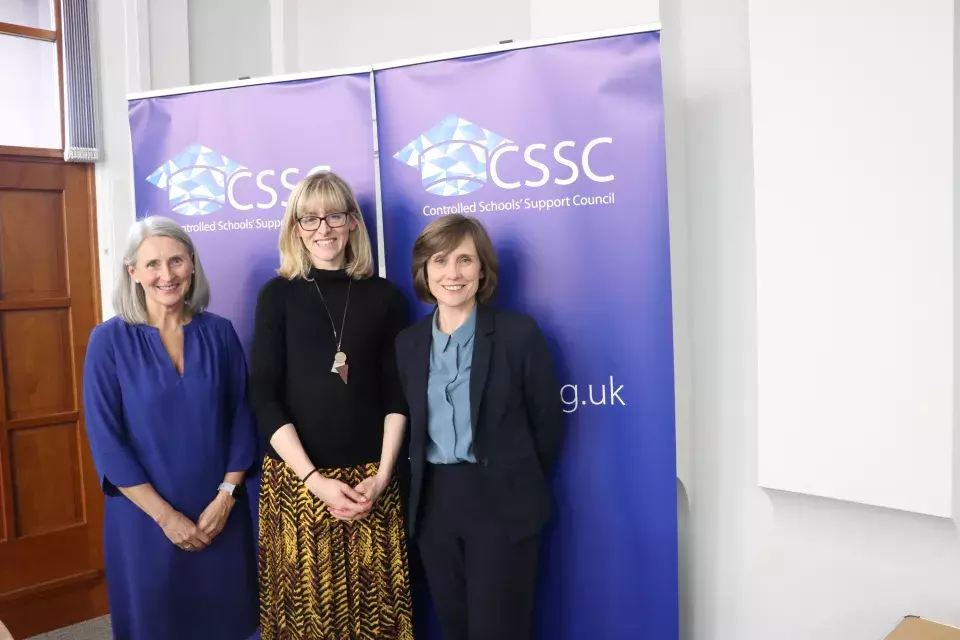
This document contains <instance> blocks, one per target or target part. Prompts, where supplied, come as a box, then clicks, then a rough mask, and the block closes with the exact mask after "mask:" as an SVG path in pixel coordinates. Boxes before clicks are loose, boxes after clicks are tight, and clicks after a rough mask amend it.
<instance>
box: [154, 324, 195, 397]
mask: <svg viewBox="0 0 960 640" xmlns="http://www.w3.org/2000/svg"><path fill="white" fill-rule="evenodd" d="M199 316H200V314H195V315H193V316H192V317H191V318H190V321H189V322H185V323H183V324H181V325H180V335H181V336H182V337H183V348H182V353H181V355H182V357H183V371H182V372H181V371H177V363H176V362H174V361H173V358H171V357H170V354H169V353H168V352H167V347H166V346H164V344H163V336H162V335H160V329H158V328H157V327H154V326H152V325H147V326H148V327H149V328H150V329H151V330H152V332H153V334H154V335H155V336H156V337H157V340H159V341H160V352H161V357H162V358H163V359H164V360H165V361H166V363H167V364H166V366H167V367H169V369H168V370H169V371H172V372H173V375H174V376H176V378H177V380H178V381H180V380H183V378H184V376H186V374H187V334H188V333H189V332H190V327H192V326H193V325H194V324H195V323H196V321H197V318H198V317H199Z"/></svg>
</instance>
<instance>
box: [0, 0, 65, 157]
mask: <svg viewBox="0 0 960 640" xmlns="http://www.w3.org/2000/svg"><path fill="white" fill-rule="evenodd" d="M51 2H52V3H53V27H54V28H53V29H38V28H36V27H27V26H25V25H21V24H12V23H10V22H0V36H15V37H18V38H31V39H33V40H42V41H43V42H52V43H53V44H55V45H56V46H57V99H58V100H59V103H60V106H59V109H58V113H59V116H60V146H59V147H57V148H56V149H53V148H45V147H12V146H8V145H3V144H0V156H3V155H8V156H32V157H40V158H63V141H64V136H65V134H66V132H65V131H64V118H63V25H62V23H61V21H62V16H61V14H60V0H51Z"/></svg>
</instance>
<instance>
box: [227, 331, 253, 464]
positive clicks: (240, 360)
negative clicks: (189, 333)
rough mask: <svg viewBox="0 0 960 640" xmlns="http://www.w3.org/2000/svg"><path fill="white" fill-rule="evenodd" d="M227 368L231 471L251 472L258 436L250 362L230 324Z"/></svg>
mask: <svg viewBox="0 0 960 640" xmlns="http://www.w3.org/2000/svg"><path fill="white" fill-rule="evenodd" d="M224 332H225V334H226V336H225V338H226V340H225V341H224V342H225V345H226V350H227V354H226V356H227V357H226V366H227V373H228V375H227V378H226V379H227V381H228V384H229V385H230V388H229V394H228V396H229V398H230V407H229V411H230V415H231V416H232V421H231V424H230V435H229V438H230V442H229V452H228V454H227V471H228V472H231V471H247V470H249V469H250V468H251V467H252V466H253V465H254V463H255V462H256V457H257V432H256V417H255V416H254V415H253V409H251V407H250V399H249V397H248V395H247V361H246V358H244V355H243V346H242V345H241V344H240V338H239V336H237V332H236V329H234V327H233V324H232V323H230V322H229V321H226V323H225V328H224Z"/></svg>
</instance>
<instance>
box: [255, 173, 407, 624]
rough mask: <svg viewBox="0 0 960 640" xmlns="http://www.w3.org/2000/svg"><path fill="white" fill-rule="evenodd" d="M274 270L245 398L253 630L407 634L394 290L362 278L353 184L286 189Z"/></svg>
mask: <svg viewBox="0 0 960 640" xmlns="http://www.w3.org/2000/svg"><path fill="white" fill-rule="evenodd" d="M280 259H281V265H280V269H279V270H278V273H279V276H278V277H276V278H274V279H272V280H271V281H270V282H268V283H267V284H266V285H265V286H264V287H263V289H262V290H261V292H260V296H259V298H258V300H257V312H256V321H255V328H254V337H253V350H252V362H251V385H250V390H251V398H252V402H253V405H254V409H255V410H256V412H257V418H258V422H259V424H260V427H261V429H262V430H263V433H264V434H265V436H266V437H267V438H268V439H269V442H270V448H269V450H268V452H267V455H266V457H265V458H264V461H263V475H262V479H261V490H260V551H259V553H260V585H261V586H260V591H261V596H260V619H261V634H262V638H263V640H274V639H280V638H282V639H283V640H296V639H299V638H304V639H306V638H311V639H312V638H327V637H338V638H339V637H351V638H356V639H357V640H367V639H369V640H373V639H378V640H379V639H381V638H391V639H393V638H396V639H412V638H413V627H412V620H411V604H410V589H409V574H408V569H407V557H406V550H405V548H404V546H403V545H404V530H403V520H402V515H401V504H400V491H399V487H398V484H397V481H396V479H395V478H394V470H395V466H396V461H397V456H398V454H399V452H400V448H401V445H402V442H403V432H404V429H405V427H406V420H407V419H406V415H405V414H406V407H405V402H404V399H403V395H402V393H401V390H400V387H399V381H398V377H397V368H396V361H395V356H394V348H393V345H394V339H395V338H396V335H397V333H398V332H399V331H400V330H401V329H402V328H403V327H404V323H405V319H406V314H405V309H404V300H403V297H402V295H401V294H400V292H399V291H398V290H397V289H396V288H395V287H394V286H393V285H392V284H390V283H389V282H387V281H386V280H384V279H382V278H379V277H377V276H374V275H373V256H372V250H371V246H370V238H369V236H368V234H367V230H366V227H365V225H364V223H363V217H362V216H361V214H360V209H359V206H358V204H357V201H356V198H355V197H354V195H353V192H352V191H351V189H350V187H349V186H348V185H347V184H346V183H345V182H344V181H343V180H342V179H340V178H339V177H338V176H336V175H335V174H332V173H319V174H314V175H312V176H310V177H308V178H306V179H304V180H303V181H302V182H301V183H300V184H298V185H297V187H296V189H294V191H293V193H292V194H291V196H290V200H289V204H288V206H287V211H286V215H285V216H284V220H283V224H282V228H281V231H280Z"/></svg>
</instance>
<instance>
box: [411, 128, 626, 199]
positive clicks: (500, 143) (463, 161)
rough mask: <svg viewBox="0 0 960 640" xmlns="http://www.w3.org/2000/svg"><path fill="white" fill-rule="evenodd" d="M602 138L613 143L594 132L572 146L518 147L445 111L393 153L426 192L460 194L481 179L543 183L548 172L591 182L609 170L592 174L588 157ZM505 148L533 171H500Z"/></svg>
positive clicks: (565, 180) (508, 184) (510, 184)
mask: <svg viewBox="0 0 960 640" xmlns="http://www.w3.org/2000/svg"><path fill="white" fill-rule="evenodd" d="M608 144H613V138H606V137H604V138H594V139H592V140H590V141H589V142H587V143H586V145H584V147H583V149H582V150H580V151H579V152H578V151H576V146H577V144H576V143H575V142H573V141H572V140H564V141H562V142H558V143H556V144H554V145H553V147H552V150H550V151H548V149H549V147H548V145H546V144H542V143H535V144H530V145H527V146H526V147H524V148H523V150H522V152H521V148H520V146H519V145H517V144H515V143H514V142H513V141H512V140H508V139H507V138H505V137H503V136H502V135H500V134H498V133H494V132H493V131H490V130H488V129H485V128H483V127H481V126H479V125H476V124H473V123H472V122H470V121H469V120H465V119H463V118H461V117H459V116H457V115H453V114H451V115H448V116H445V117H444V118H443V119H442V120H441V121H440V122H438V123H437V124H436V125H434V126H433V127H431V128H430V129H429V130H428V131H425V132H423V133H421V134H420V135H419V136H417V138H416V139H415V140H413V141H411V142H410V143H409V144H408V145H407V146H405V147H404V148H403V149H401V150H400V151H398V152H397V153H395V154H394V156H393V157H394V158H395V159H397V160H399V161H400V162H402V163H404V164H406V165H408V166H410V167H413V168H415V169H419V170H420V180H421V183H422V185H423V188H424V190H425V191H426V192H427V193H432V194H434V195H438V196H463V195H467V194H470V193H473V192H475V191H477V190H479V189H482V188H483V186H484V185H485V184H486V183H487V182H493V183H494V184H495V185H496V186H498V187H500V188H501V189H518V188H520V187H521V186H527V187H534V188H535V187H542V186H544V185H545V184H547V183H548V182H550V181H551V178H552V179H553V182H554V183H555V184H558V185H562V186H565V185H570V184H573V183H574V182H576V181H577V180H579V179H580V177H581V173H582V174H583V176H585V177H586V178H588V179H589V180H592V181H594V182H611V181H612V180H613V179H614V175H613V174H610V175H599V174H597V173H596V172H595V171H594V170H593V167H592V166H591V160H590V158H591V154H592V153H593V152H594V150H595V149H596V148H597V147H598V146H600V145H608ZM568 149H569V150H570V151H567V150H568ZM511 153H516V154H522V157H523V162H524V163H525V164H526V165H527V166H529V167H530V168H532V169H535V170H537V172H538V177H536V176H531V177H526V178H523V177H522V176H517V175H504V173H503V172H504V167H503V165H501V161H503V159H504V157H505V156H507V154H511ZM551 158H552V159H551ZM506 162H509V159H508V160H507V161H506ZM547 163H550V164H547ZM551 165H553V167H554V171H562V172H563V173H556V174H555V173H552V172H551ZM558 165H559V166H558ZM560 167H564V169H560ZM514 170H515V169H514ZM507 172H508V173H509V172H510V170H509V169H508V170H507Z"/></svg>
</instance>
